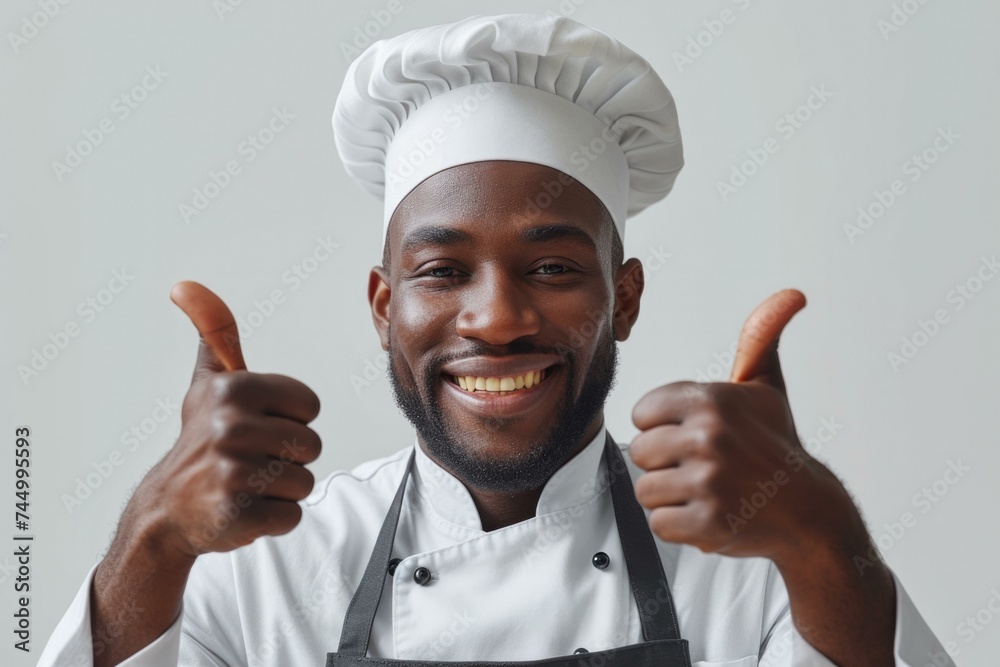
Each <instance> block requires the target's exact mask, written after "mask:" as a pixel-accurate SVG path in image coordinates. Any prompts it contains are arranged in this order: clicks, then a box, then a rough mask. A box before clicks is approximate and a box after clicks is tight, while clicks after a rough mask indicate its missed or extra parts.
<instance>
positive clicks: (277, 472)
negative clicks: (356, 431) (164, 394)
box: [137, 282, 321, 556]
mask: <svg viewBox="0 0 1000 667" xmlns="http://www.w3.org/2000/svg"><path fill="white" fill-rule="evenodd" d="M170 297H171V299H172V300H173V301H174V303H176V304H177V305H178V306H179V307H180V308H181V309H182V310H184V312H185V313H187V314H188V316H189V317H190V318H191V321H192V322H193V323H194V325H195V327H196V328H197V329H198V331H199V333H200V335H201V342H200V344H199V349H198V360H197V363H196V364H195V370H194V376H193V378H192V381H191V387H190V388H189V389H188V392H187V395H186V396H185V397H184V404H183V406H182V408H181V420H182V427H181V434H180V437H179V438H178V440H177V443H176V444H175V445H174V447H173V449H172V450H171V451H170V452H168V453H167V455H166V456H165V457H164V458H163V459H162V460H161V461H160V462H159V463H158V464H157V465H156V466H155V467H154V468H153V470H151V471H150V474H149V476H148V477H147V478H146V479H145V480H143V482H142V485H141V487H145V488H141V491H140V490H137V494H139V493H142V494H143V495H145V496H147V497H149V498H150V499H155V507H156V509H155V513H156V516H157V517H158V518H160V519H161V521H162V525H163V527H164V529H165V530H166V531H167V533H166V535H165V537H166V540H165V541H166V542H167V543H170V544H173V545H175V546H176V548H177V549H179V550H180V551H181V552H182V553H184V554H186V555H190V556H197V555H198V554H201V553H205V552H208V551H229V550H231V549H235V548H237V547H240V546H243V545H246V544H249V543H250V542H252V541H253V540H255V539H256V538H258V537H260V536H262V535H281V534H284V533H287V532H288V531H290V530H291V529H292V528H294V527H295V526H296V525H297V524H298V522H299V520H300V519H301V518H302V508H301V507H300V506H299V504H298V502H297V501H299V500H302V499H303V498H305V497H306V496H307V495H309V493H310V492H311V491H312V488H313V484H314V482H315V478H314V477H313V474H312V473H311V472H310V471H309V470H307V469H306V468H305V467H304V465H303V464H306V463H311V462H312V461H315V460H316V459H317V458H318V457H319V454H320V447H321V445H320V438H319V435H317V433H316V432H315V431H313V430H312V429H311V428H309V427H308V426H307V425H306V424H308V423H309V422H310V421H312V420H313V419H315V418H316V415H317V414H318V413H319V398H318V397H317V396H316V394H315V393H313V391H312V390H311V389H309V387H307V386H306V385H304V384H302V383H301V382H299V381H298V380H294V379H292V378H290V377H287V376H284V375H273V374H261V373H251V372H249V371H247V370H246V367H245V365H244V363H243V356H242V352H241V349H240V344H239V335H238V332H237V328H236V321H235V319H234V318H233V315H232V313H231V312H230V310H229V308H228V307H226V305H225V304H224V303H223V302H222V300H221V299H219V298H218V297H217V296H216V295H215V294H213V293H212V292H210V291H209V290H208V289H206V288H205V287H203V286H201V285H199V284H198V283H193V282H182V283H178V284H177V285H175V286H174V288H173V290H172V291H171V294H170Z"/></svg>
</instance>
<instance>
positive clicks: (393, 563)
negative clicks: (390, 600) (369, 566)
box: [386, 558, 403, 577]
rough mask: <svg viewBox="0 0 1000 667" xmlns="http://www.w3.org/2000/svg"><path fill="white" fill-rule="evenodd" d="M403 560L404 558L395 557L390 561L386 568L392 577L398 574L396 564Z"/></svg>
mask: <svg viewBox="0 0 1000 667" xmlns="http://www.w3.org/2000/svg"><path fill="white" fill-rule="evenodd" d="M402 562H403V559H402V558H393V559H392V560H391V561H389V567H387V568H386V569H387V570H388V571H389V576H390V577H391V576H393V575H394V574H396V566H397V565H399V564H400V563H402Z"/></svg>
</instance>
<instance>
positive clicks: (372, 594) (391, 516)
mask: <svg viewBox="0 0 1000 667" xmlns="http://www.w3.org/2000/svg"><path fill="white" fill-rule="evenodd" d="M416 453H417V450H416V449H414V450H413V451H412V452H411V453H410V460H409V461H408V462H407V463H406V470H405V471H403V479H402V480H401V481H400V482H399V488H398V489H397V490H396V497H395V498H393V499H392V505H390V506H389V512H388V513H387V514H386V515H385V521H383V522H382V529H381V530H380V531H379V534H378V539H377V540H375V548H374V549H372V555H371V558H369V559H368V566H367V567H366V568H365V574H364V576H363V577H361V583H360V584H359V585H358V590H356V591H355V592H354V597H353V598H351V603H350V604H349V605H348V606H347V615H346V616H345V617H344V628H343V630H342V631H341V633H340V648H338V649H337V652H338V653H340V654H342V655H347V656H353V657H358V658H363V657H365V655H366V654H367V653H368V639H369V638H370V637H371V633H372V623H374V622H375V612H376V611H378V603H379V600H380V599H381V598H382V588H383V586H384V585H385V576H386V574H387V569H386V568H388V567H389V559H390V558H391V557H392V543H393V541H394V540H395V538H396V525H397V524H398V523H399V513H400V511H401V510H402V508H403V491H404V490H405V489H406V480H407V479H409V477H410V471H411V470H412V469H413V459H414V457H415V456H416Z"/></svg>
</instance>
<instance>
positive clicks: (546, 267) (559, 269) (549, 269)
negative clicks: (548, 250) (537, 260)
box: [538, 264, 569, 275]
mask: <svg viewBox="0 0 1000 667" xmlns="http://www.w3.org/2000/svg"><path fill="white" fill-rule="evenodd" d="M568 270H569V269H567V268H566V267H565V266H563V265H562V264H542V265H541V266H540V267H538V271H539V272H540V273H544V274H549V275H551V274H553V273H566V271H568Z"/></svg>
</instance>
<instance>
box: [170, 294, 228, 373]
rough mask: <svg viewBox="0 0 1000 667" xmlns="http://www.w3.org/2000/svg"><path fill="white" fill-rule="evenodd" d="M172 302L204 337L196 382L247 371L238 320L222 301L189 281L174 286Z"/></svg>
mask: <svg viewBox="0 0 1000 667" xmlns="http://www.w3.org/2000/svg"><path fill="white" fill-rule="evenodd" d="M170 300H171V301H173V302H174V303H175V304H177V305H178V306H179V307H180V309H181V310H183V311H184V312H185V313H186V314H187V316H188V317H190V318H191V322H192V323H193V324H194V326H195V328H196V329H197V330H198V334H199V335H200V336H201V343H200V345H199V347H198V361H197V362H196V363H195V368H194V375H195V377H196V378H197V377H200V376H201V375H204V374H206V373H217V372H220V371H235V370H245V369H246V367H247V366H246V363H245V362H244V361H243V350H242V348H241V346H240V336H239V330H238V329H237V327H236V318H234V317H233V313H232V311H230V310H229V307H228V306H227V305H226V304H225V303H224V302H223V301H222V299H220V298H219V297H218V296H217V295H216V294H215V293H214V292H212V291H211V290H210V289H208V288H207V287H205V286H204V285H201V284H199V283H196V282H193V281H190V280H185V281H182V282H179V283H177V284H176V285H174V286H173V288H172V289H171V290H170Z"/></svg>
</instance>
